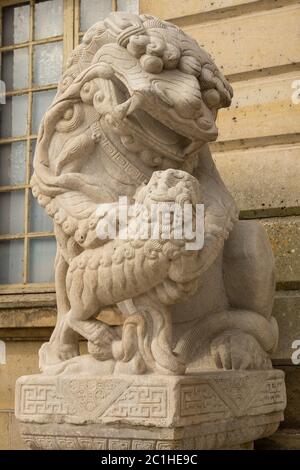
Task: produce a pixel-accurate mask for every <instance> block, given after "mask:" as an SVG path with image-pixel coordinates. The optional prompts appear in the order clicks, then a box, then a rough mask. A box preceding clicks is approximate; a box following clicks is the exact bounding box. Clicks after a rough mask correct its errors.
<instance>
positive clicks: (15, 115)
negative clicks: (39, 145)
mask: <svg viewBox="0 0 300 470" xmlns="http://www.w3.org/2000/svg"><path fill="white" fill-rule="evenodd" d="M27 110H28V95H20V96H12V97H10V98H7V100H6V104H3V105H1V106H0V111H1V124H0V129H1V137H16V136H23V135H26V134H27Z"/></svg>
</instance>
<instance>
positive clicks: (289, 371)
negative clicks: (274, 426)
mask: <svg viewBox="0 0 300 470" xmlns="http://www.w3.org/2000/svg"><path fill="white" fill-rule="evenodd" d="M299 339H300V338H299ZM280 369H282V370H283V371H284V373H285V381H286V394H287V407H286V409H285V412H284V422H283V423H282V425H281V426H282V427H284V428H295V429H296V428H299V427H300V367H299V366H280Z"/></svg>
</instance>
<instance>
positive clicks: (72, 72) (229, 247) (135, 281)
mask: <svg viewBox="0 0 300 470" xmlns="http://www.w3.org/2000/svg"><path fill="white" fill-rule="evenodd" d="M231 98H232V88H231V86H230V84H229V83H228V82H227V81H226V79H225V78H224V77H223V75H222V73H221V72H220V71H219V70H218V68H217V67H216V65H215V64H214V63H213V61H212V59H211V57H210V56H209V55H208V54H207V53H206V52H205V51H204V50H203V49H201V48H200V47H199V46H198V45H197V43H196V42H195V41H194V40H192V39H191V38H189V37H188V36H187V35H185V34H184V33H183V32H182V31H181V30H180V29H179V28H177V27H176V26H174V25H172V24H170V23H167V22H163V21H161V20H159V19H157V18H154V17H151V16H149V15H141V16H138V15H135V14H130V13H121V12H119V13H112V14H110V15H109V16H108V17H107V18H106V19H105V20H104V21H103V22H102V21H101V22H99V23H96V24H95V25H94V26H93V27H92V28H91V29H90V30H89V31H88V32H87V33H86V34H85V36H84V38H83V42H82V44H81V45H80V46H78V47H77V48H76V49H75V51H74V52H73V53H72V55H71V57H70V59H69V62H68V67H67V70H66V72H65V74H64V76H63V79H62V81H61V83H60V84H59V87H58V94H57V96H56V97H55V100H54V102H53V104H52V106H51V107H50V108H49V110H48V111H47V113H46V115H45V117H44V119H43V122H42V124H41V128H40V132H39V137H38V142H37V149H36V154H35V160H34V170H35V171H34V175H33V177H32V181H31V184H32V192H33V195H34V196H35V197H37V199H38V202H39V203H40V204H41V206H42V207H44V208H45V210H46V212H47V213H48V214H49V215H50V216H51V217H53V219H54V227H55V235H56V239H57V247H58V249H57V258H56V263H55V285H56V293H57V307H58V318H57V324H56V328H55V330H54V332H53V335H52V337H51V339H50V341H49V342H48V343H46V344H44V345H43V346H42V348H41V350H40V367H41V370H42V374H41V375H40V376H37V377H32V378H23V379H21V380H20V381H19V382H18V391H17V393H18V394H19V395H17V401H16V404H17V412H16V413H17V417H18V419H19V420H20V421H21V423H22V425H23V428H24V436H25V437H26V440H27V441H28V442H30V445H31V446H32V447H34V448H65V447H67V448H69V447H72V446H73V447H74V448H80V447H82V446H85V445H86V446H90V447H91V448H97V446H101V445H102V444H101V442H102V440H103V442H104V441H105V444H103V445H104V447H106V448H107V447H108V448H114V447H115V448H127V447H128V448H132V447H134V446H135V445H137V446H143V445H144V443H143V442H142V440H143V439H146V440H147V442H148V441H149V442H150V441H151V442H152V444H149V445H153V446H154V447H155V448H161V446H162V447H163V446H165V445H166V446H167V448H174V447H175V448H176V447H178V446H180V447H182V448H197V449H198V448H199V449H200V448H224V447H226V448H228V447H232V446H239V445H250V444H249V443H251V441H253V439H255V438H258V437H262V436H264V435H268V434H270V432H271V431H274V430H275V429H276V427H277V425H278V423H279V421H280V420H281V419H282V410H283V408H284V403H285V401H284V400H285V399H284V384H283V378H282V375H281V374H280V372H274V371H272V365H271V360H270V354H271V352H272V351H273V350H274V349H275V348H276V345H277V340H278V327H277V323H276V321H275V319H274V318H272V317H271V312H272V304H273V297H274V286H275V284H274V282H275V281H274V259H273V255H272V251H271V248H270V245H269V242H268V239H267V236H266V234H265V232H264V230H263V228H262V227H261V226H260V225H258V224H257V223H255V222H252V221H251V222H246V221H242V222H241V221H238V209H237V206H236V204H235V202H234V200H233V198H232V196H231V195H230V194H229V192H228V190H227V189H226V187H225V185H224V184H223V182H222V180H221V178H220V176H219V174H218V172H217V170H216V167H215V165H214V163H213V160H212V157H211V154H210V151H209V147H208V144H207V143H208V142H210V141H213V140H215V139H216V137H217V128H216V124H215V120H216V117H217V112H218V109H220V108H222V107H227V106H229V105H230V103H231ZM120 197H122V198H124V197H127V198H128V201H129V203H130V205H131V206H132V207H134V208H136V209H138V208H140V207H141V205H142V206H143V207H144V208H147V209H148V210H150V209H151V208H152V207H153V205H154V204H157V203H158V202H159V203H160V204H166V203H168V204H170V203H173V204H177V205H178V206H179V208H180V209H182V210H184V209H185V208H186V207H187V204H189V205H190V206H191V207H192V209H193V212H192V216H191V220H190V222H191V227H192V228H193V229H195V228H197V236H194V238H192V239H190V238H191V237H190V236H189V235H188V234H187V233H186V232H184V233H183V236H182V238H181V239H180V240H178V239H176V237H175V232H174V230H175V229H174V226H173V227H172V230H173V231H172V233H171V237H169V238H166V237H164V233H165V230H166V228H167V224H166V220H160V221H159V223H158V225H157V226H156V228H157V230H158V232H157V238H156V239H154V237H153V236H152V238H150V239H147V238H146V237H142V236H141V235H139V236H138V237H137V238H136V239H130V238H129V239H125V238H124V230H125V229H130V230H131V233H133V232H135V231H136V230H137V229H141V228H142V229H143V230H146V228H147V227H148V224H149V223H152V224H153V222H154V216H153V214H152V213H151V212H149V213H148V214H145V213H143V217H142V218H139V217H138V216H137V214H133V213H131V215H130V216H129V219H128V221H127V222H126V224H125V229H124V227H123V228H121V227H122V223H121V220H122V215H121V213H120V212H117V216H118V224H119V225H118V226H117V231H116V234H115V236H114V237H113V239H103V232H105V231H106V229H107V227H110V228H111V226H112V225H111V224H112V221H113V216H114V215H115V214H116V212H115V210H116V203H117V202H118V200H119V198H120ZM200 206H201V207H203V206H204V232H203V235H204V245H203V246H202V244H197V243H196V242H198V241H199V240H198V235H199V239H201V236H200V235H201V234H200V231H201V227H203V225H202V226H201V225H199V226H198V225H197V224H198V219H197V218H196V214H197V210H198V209H199V208H200ZM199 213H201V211H200V212H199ZM149 214H150V215H149ZM104 222H105V223H104ZM182 226H183V223H182V222H181V223H179V224H177V228H178V227H179V228H180V227H182ZM100 233H102V235H101V236H100ZM191 242H192V243H196V244H194V246H193V249H192V250H188V249H187V246H188V244H189V243H191ZM104 311H106V312H107V311H109V312H110V314H109V315H107V314H106V315H104V314H103V313H101V312H104ZM105 319H109V321H108V320H105ZM114 319H115V320H114ZM79 335H81V336H83V337H84V338H85V339H86V340H87V341H88V351H89V355H88V356H80V355H79V347H78V341H79ZM207 371H210V372H207ZM225 371H226V372H225ZM185 374H186V375H185ZM191 374H193V375H191ZM103 376H105V377H106V378H105V380H104V379H103V380H104V381H103V380H102V379H101V377H103ZM74 377H80V383H79V382H76V379H74ZM211 377H214V379H212V378H211ZM258 377H259V380H258ZM270 377H278V381H279V382H278V383H280V385H278V387H279V389H280V390H279V389H278V390H279V391H278V396H280V397H281V398H280V402H277V401H276V400H277V398H278V397H277V388H276V387H277V385H276V384H277V382H276V380H277V379H276V380H275V379H274V380H275V382H273V381H272V380H273V379H272V380H271V379H270ZM78 380H79V379H78ZM253 380H254V382H255V384H256V383H257V384H259V386H260V385H266V390H265V391H264V392H262V393H266V394H267V395H268V398H267V399H266V400H267V401H266V404H263V405H262V404H260V405H259V406H258V407H257V413H256V412H255V413H252V412H251V413H250V414H249V410H248V409H247V410H246V409H245V405H243V406H244V408H238V409H236V408H235V405H232V406H231V405H229V402H230V400H231V399H229V398H228V400H229V401H228V403H227V402H226V403H227V404H226V403H225V401H226V400H225V401H224V399H223V398H222V396H220V395H222V393H223V389H222V388H221V390H222V393H220V390H219V386H220V384H223V383H224V384H227V385H226V386H227V387H228V383H230V387H231V388H232V390H231V392H230V393H231V394H232V393H233V391H235V393H236V394H237V396H238V397H242V398H240V399H241V400H242V401H243V400H246V402H248V400H247V399H246V398H243V397H247V394H249V393H250V389H251V387H250V385H249V384H251V383H252V381H253ZM72 383H73V384H74V383H75V384H77V385H75V388H76V387H80V390H82V395H81V399H80V400H79V401H77V403H78V404H79V403H81V402H82V403H81V405H82V407H81V408H79V409H76V412H75V414H72V413H71V411H70V410H71V408H72V407H71V408H70V406H71V405H70V404H69V403H68V396H69V395H68V394H69V393H70V390H71V389H72ZM64 384H65V385H66V388H65V385H64ZM99 384H100V385H99ZM103 384H104V385H103ZM107 384H109V385H107ZM129 384H130V385H129ZM133 384H137V385H133ZM163 384H165V385H163ZM183 384H192V385H191V386H190V385H186V386H187V387H191V392H190V393H191V397H192V398H191V400H192V401H196V403H197V405H195V406H196V407H197V406H198V407H199V409H202V407H204V409H205V407H206V406H210V405H209V404H210V403H215V400H217V401H218V403H219V405H218V404H216V403H215V405H212V409H211V411H209V412H208V411H205V412H204V416H205V420H204V422H202V421H201V419H202V418H201V419H200V418H199V420H198V418H197V419H196V421H197V420H198V421H197V422H194V417H193V415H191V416H190V415H188V416H186V417H184V416H183V415H182V408H181V407H182V406H183V405H182V403H181V398H180V393H181V392H180V390H181V388H180V387H183V386H185V385H183ZM213 384H214V385H213ZM98 385H99V387H100V388H99V390H100V392H99V393H100V395H99V397H98V398H97V400H98V399H99V403H98V402H97V403H98V404H97V406H99V409H101V413H100V411H99V413H100V414H99V422H98V421H97V420H96V418H95V415H94V413H91V415H90V418H88V415H87V410H88V406H90V405H91V406H94V405H93V403H94V402H92V403H91V404H90V402H89V399H90V396H93V393H94V392H95V387H96V390H98V388H97V387H98ZM110 386H112V387H113V389H115V388H116V390H121V389H122V387H123V386H124V387H125V389H126V388H128V387H129V389H130V387H136V388H134V392H132V393H133V395H134V394H137V396H138V397H141V400H142V399H143V397H144V399H145V400H146V405H145V406H144V407H143V405H142V402H141V408H140V410H141V411H140V412H141V416H140V419H137V418H138V416H137V417H134V419H129V420H126V413H127V411H124V413H125V415H124V416H123V415H122V416H121V415H120V416H119V415H118V414H117V415H116V416H115V417H114V416H111V415H110V414H109V413H110V411H109V410H110V406H111V404H108V402H107V400H106V398H105V397H104V396H102V392H103V393H104V395H105V390H107V387H108V389H109V387H110ZM26 387H29V388H28V391H27V392H26V393H27V394H26V393H25V392H24V393H25V398H24V397H23V395H22V393H23V391H24V390H26ZM45 387H46V388H45ZM47 387H48V388H47ZM103 387H104V388H103ZM151 387H152V388H153V387H154V389H155V391H153V390H152V388H151ZM249 387H250V388H249ZM268 387H271V388H270V389H269V388H268ZM273 387H275V388H274V390H275V391H274V390H273ZM254 388H255V387H254ZM139 389H141V390H140V391H139ZM89 390H90V392H89ZM159 390H161V391H162V392H160V391H159ZM163 390H165V392H163ZM251 390H252V389H251ZM90 393H91V395H90ZM160 393H162V395H160ZM230 393H229V395H230ZM178 394H179V395H178ZM216 394H217V396H218V397H219V398H218V399H217V398H216ZM225 395H226V394H225ZM267 395H266V396H267ZM273 395H274V396H275V398H274V400H275V401H274V400H273V398H271V397H273ZM149 397H150V398H149ZM163 397H165V398H164V400H165V401H164V405H163V406H164V413H165V414H164V415H163V416H158V417H156V418H155V419H153V416H154V415H155V413H159V412H160V411H159V410H160V409H161V410H162V408H161V406H162V405H161V404H159V405H158V407H157V406H156V405H155V403H156V402H155V400H156V399H157V400H161V399H163ZM109 398H110V399H113V395H112V396H110V397H109ZM152 398H153V400H154V406H153V410H154V411H153V413H154V415H152V414H151V413H152V411H151V409H152V408H151V406H152V405H151V406H150V408H149V407H148V405H147V400H149V399H150V402H151V400H152ZM31 399H32V400H31ZM24 400H25V401H24ZM26 400H27V401H26ZM93 400H94V398H93ZM151 403H152V402H151ZM159 403H160V402H159ZM225 405H226V406H227V408H226V406H225ZM114 406H115V407H116V408H115V409H117V408H118V406H117V405H116V404H114ZM214 406H216V408H214ZM218 406H221V408H222V407H223V408H224V407H225V408H224V410H225V411H224V410H223V408H222V410H223V411H224V413H225V415H222V413H223V411H222V413H220V414H218V413H219V412H218V411H216V410H218V409H219V408H218ZM133 408H134V407H133ZM136 409H137V413H138V408H136ZM28 410H29V411H28ZM43 410H44V412H43ZM167 410H168V411H167ZM170 410H173V411H170ZM234 410H235V411H234ZM116 413H117V412H116ZM120 413H121V412H120ZM143 413H145V415H143ZM169 413H171V414H169ZM196 415H197V413H196ZM200 415H201V413H200ZM200 415H199V416H200ZM211 415H213V416H214V419H211ZM271 415H272V416H271ZM100 416H101V418H100ZM197 416H198V415H197ZM201 416H202V415H201ZM120 420H121V422H122V423H124V424H125V423H126V426H127V427H126V432H128V436H127V437H126V432H125V431H124V433H125V434H124V435H122V436H121V434H122V433H121V431H120V430H118V429H117V428H116V427H114V426H115V424H114V423H115V422H120ZM224 420H225V421H224ZM270 420H271V421H270ZM39 423H43V427H41V426H39ZM96 423H97V426H96ZM98 424H99V426H100V424H101V426H100V427H99V426H98ZM74 426H75V427H74ZM95 426H96V427H95ZM145 426H146V427H147V431H146V430H145V429H144V427H145ZM222 426H223V427H222ZM148 428H149V429H148ZM42 429H43V431H42ZM46 429H47V432H49V434H47V435H46V434H45V430H46ZM124 429H125V428H124ZM184 430H185V431H184ZM228 430H230V432H229V431H228ZM93 433H96V434H93ZM99 433H100V434H99ZM118 433H119V434H118ZM143 433H144V434H143ZM145 433H146V434H145ZM147 433H148V434H147ZM185 433H186V434H185ZM219 434H220V435H219ZM239 435H240V436H241V437H238V436H239ZM142 436H144V437H142ZM151 436H152V437H151ZM79 437H80V439H83V441H80V442H85V443H86V444H82V443H80V442H79ZM58 439H59V442H58ZM112 442H114V443H112ZM134 442H137V444H134ZM139 442H142V443H139ZM153 442H154V443H153ZM164 442H167V443H166V444H164ZM147 445H148V444H145V446H146V447H147ZM168 446H169V447H168ZM170 446H171V447H170Z"/></svg>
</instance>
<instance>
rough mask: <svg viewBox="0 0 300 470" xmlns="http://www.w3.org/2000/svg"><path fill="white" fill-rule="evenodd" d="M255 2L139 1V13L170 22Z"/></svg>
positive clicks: (249, 0) (247, 0) (222, 0)
mask: <svg viewBox="0 0 300 470" xmlns="http://www.w3.org/2000/svg"><path fill="white" fill-rule="evenodd" d="M253 2H256V0H215V1H211V0H202V1H201V2H199V1H198V0H185V2H182V0H164V1H163V2H159V3H158V2H157V0H140V12H141V13H149V14H151V15H155V16H160V17H161V18H163V19H166V20H171V19H174V18H179V17H184V16H189V15H195V14H197V13H206V12H211V11H215V10H219V9H226V8H230V7H235V6H240V5H245V4H251V3H253Z"/></svg>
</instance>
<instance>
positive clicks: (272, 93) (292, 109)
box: [218, 8, 300, 142]
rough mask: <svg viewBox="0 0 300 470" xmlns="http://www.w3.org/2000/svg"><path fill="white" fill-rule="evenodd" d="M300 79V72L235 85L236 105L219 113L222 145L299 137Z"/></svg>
mask: <svg viewBox="0 0 300 470" xmlns="http://www.w3.org/2000/svg"><path fill="white" fill-rule="evenodd" d="M299 12H300V8H299ZM276 34H277V33H276ZM298 79H299V72H289V73H282V74H280V75H275V76H270V77H265V78H253V79H249V80H245V81H239V82H235V83H233V87H234V98H233V102H232V106H231V107H230V108H229V109H228V110H221V111H220V113H219V118H218V127H219V137H218V142H228V141H232V140H241V139H266V138H268V137H270V136H277V137H278V136H285V135H287V134H289V135H293V134H297V133H298V134H299V132H300V106H299V105H297V104H294V103H293V102H292V94H293V89H292V83H293V82H294V81H295V80H298ZM269 116H272V119H268V117H269Z"/></svg>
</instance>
